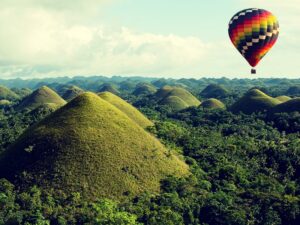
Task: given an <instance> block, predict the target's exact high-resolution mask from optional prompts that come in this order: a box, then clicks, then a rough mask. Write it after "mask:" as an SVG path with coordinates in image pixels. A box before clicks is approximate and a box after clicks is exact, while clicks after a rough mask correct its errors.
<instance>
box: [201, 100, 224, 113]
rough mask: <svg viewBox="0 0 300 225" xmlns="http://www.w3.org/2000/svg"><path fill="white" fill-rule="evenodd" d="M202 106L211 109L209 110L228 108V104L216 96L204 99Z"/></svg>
mask: <svg viewBox="0 0 300 225" xmlns="http://www.w3.org/2000/svg"><path fill="white" fill-rule="evenodd" d="M200 107H201V108H203V109H209V110H214V109H225V108H226V106H225V105H224V103H223V102H221V101H220V100H218V99H215V98H210V99H207V100H205V101H203V102H202V103H201V105H200Z"/></svg>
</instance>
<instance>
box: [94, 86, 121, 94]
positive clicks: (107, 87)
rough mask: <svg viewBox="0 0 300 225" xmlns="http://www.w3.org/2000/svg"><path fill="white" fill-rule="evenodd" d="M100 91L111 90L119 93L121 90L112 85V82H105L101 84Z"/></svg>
mask: <svg viewBox="0 0 300 225" xmlns="http://www.w3.org/2000/svg"><path fill="white" fill-rule="evenodd" d="M99 92H110V93H113V94H115V95H119V94H120V92H119V91H118V89H117V88H116V87H115V86H114V85H112V84H104V85H102V86H101V88H100V90H99Z"/></svg>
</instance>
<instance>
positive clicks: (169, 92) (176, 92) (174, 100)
mask: <svg viewBox="0 0 300 225" xmlns="http://www.w3.org/2000/svg"><path fill="white" fill-rule="evenodd" d="M155 98H156V99H158V101H159V104H161V105H166V106H169V107H170V108H172V109H174V110H182V109H185V108H188V107H191V106H199V105H200V103H201V102H200V101H199V100H198V99H197V98H196V97H195V96H193V95H192V94H191V93H190V92H189V91H187V90H185V89H183V88H179V87H171V86H164V87H163V88H161V89H159V90H158V91H157V92H156V93H155Z"/></svg>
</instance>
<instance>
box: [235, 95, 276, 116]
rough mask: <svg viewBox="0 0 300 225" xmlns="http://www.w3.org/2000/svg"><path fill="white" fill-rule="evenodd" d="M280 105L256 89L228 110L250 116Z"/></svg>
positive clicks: (274, 99)
mask: <svg viewBox="0 0 300 225" xmlns="http://www.w3.org/2000/svg"><path fill="white" fill-rule="evenodd" d="M280 103H281V102H280V101H279V100H278V99H276V98H272V97H270V96H268V95H267V94H265V93H263V92H262V91H260V90H258V89H251V90H250V91H248V92H247V93H246V94H245V95H244V96H243V97H242V98H240V99H239V100H238V101H237V102H236V103H234V104H233V105H232V106H231V108H230V110H231V111H233V112H243V113H245V114H251V113H253V112H261V111H266V110H269V109H271V108H272V107H274V106H276V105H278V104H280Z"/></svg>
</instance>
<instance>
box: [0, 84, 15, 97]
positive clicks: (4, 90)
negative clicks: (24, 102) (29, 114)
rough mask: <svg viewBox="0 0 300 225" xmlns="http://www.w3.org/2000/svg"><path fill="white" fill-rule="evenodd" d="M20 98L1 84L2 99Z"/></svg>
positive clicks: (0, 95)
mask: <svg viewBox="0 0 300 225" xmlns="http://www.w3.org/2000/svg"><path fill="white" fill-rule="evenodd" d="M18 99H20V96H19V95H17V94H16V93H15V92H13V91H12V90H10V89H9V88H7V87H4V86H0V100H9V101H15V100H18Z"/></svg>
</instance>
